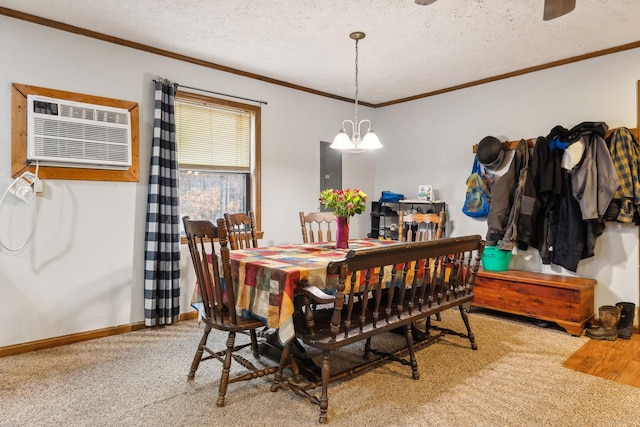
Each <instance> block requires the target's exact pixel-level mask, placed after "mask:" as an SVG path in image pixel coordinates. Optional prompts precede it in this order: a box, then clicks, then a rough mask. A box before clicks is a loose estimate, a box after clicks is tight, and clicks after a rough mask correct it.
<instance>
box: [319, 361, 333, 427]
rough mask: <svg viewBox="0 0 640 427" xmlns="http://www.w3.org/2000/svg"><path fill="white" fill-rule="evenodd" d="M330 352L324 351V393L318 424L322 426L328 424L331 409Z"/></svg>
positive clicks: (322, 394)
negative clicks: (328, 413) (328, 414)
mask: <svg viewBox="0 0 640 427" xmlns="http://www.w3.org/2000/svg"><path fill="white" fill-rule="evenodd" d="M329 354H330V353H329V351H328V350H323V351H322V370H321V374H320V375H321V379H322V391H321V393H320V418H319V419H318V422H319V423H320V424H326V423H327V410H328V409H329V396H328V391H329V378H331V362H330V359H329Z"/></svg>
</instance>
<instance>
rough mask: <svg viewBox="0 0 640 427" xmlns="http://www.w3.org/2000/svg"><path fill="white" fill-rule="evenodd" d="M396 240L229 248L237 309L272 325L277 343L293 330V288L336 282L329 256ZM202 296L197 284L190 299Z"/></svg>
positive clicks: (333, 257)
mask: <svg viewBox="0 0 640 427" xmlns="http://www.w3.org/2000/svg"><path fill="white" fill-rule="evenodd" d="M397 243H398V242H397V241H395V240H381V239H372V238H366V239H352V240H349V248H348V249H337V248H336V246H335V242H315V243H304V244H285V245H278V246H266V247H258V248H248V249H239V250H233V251H231V252H230V257H231V274H232V279H233V286H234V289H235V295H236V312H237V313H238V314H241V315H243V316H245V317H253V318H258V319H260V320H262V321H263V322H264V324H265V325H266V326H268V327H269V328H273V329H276V330H277V333H278V339H279V341H280V343H281V344H283V343H287V342H288V341H289V340H291V339H292V338H293V337H294V336H295V331H294V328H293V311H294V305H293V294H294V290H295V288H296V287H297V286H299V285H301V284H305V285H306V284H308V285H312V286H316V287H318V288H319V289H321V290H324V291H325V292H327V293H333V292H335V290H336V287H337V275H335V276H328V275H327V265H328V264H329V262H330V261H334V260H338V259H341V258H344V257H345V255H347V253H348V252H349V251H350V250H352V249H363V248H374V247H380V246H384V245H393V244H397ZM199 301H201V299H200V296H199V288H198V287H197V286H196V289H195V291H194V295H193V300H192V305H193V306H194V307H197V304H198V302H199Z"/></svg>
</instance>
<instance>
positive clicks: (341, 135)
mask: <svg viewBox="0 0 640 427" xmlns="http://www.w3.org/2000/svg"><path fill="white" fill-rule="evenodd" d="M349 37H350V38H351V39H353V40H355V41H356V62H355V64H356V94H355V118H354V120H348V119H347V120H343V122H342V128H341V129H340V132H338V135H336V137H335V139H334V140H333V144H331V148H336V149H339V150H344V151H347V152H349V153H362V152H365V151H368V150H376V149H378V148H382V144H381V143H380V140H379V139H378V136H377V135H376V133H375V132H374V131H373V126H371V121H370V120H368V119H364V120H360V121H358V41H359V40H362V39H363V38H364V37H365V34H364V33H363V32H360V31H356V32H353V33H351V34H349ZM347 124H350V125H351V137H350V136H349V135H348V134H347V129H346V127H347ZM364 124H366V125H367V129H366V132H365V134H364V137H361V135H362V129H361V128H362V125H364Z"/></svg>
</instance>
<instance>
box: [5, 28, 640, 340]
mask: <svg viewBox="0 0 640 427" xmlns="http://www.w3.org/2000/svg"><path fill="white" fill-rule="evenodd" d="M0 40H2V41H3V43H2V44H0V54H1V56H2V58H3V59H2V66H1V67H0V190H2V191H4V189H5V188H6V187H7V186H8V185H9V184H10V182H11V181H12V178H11V173H10V170H11V160H10V159H11V101H10V100H11V96H10V91H11V83H12V82H16V83H23V84H29V85H34V86H42V87H47V88H52V89H59V90H67V91H71V92H79V93H85V94H88V95H96V96H106V97H111V98H117V99H122V100H127V101H135V102H138V103H139V104H140V145H141V146H140V158H141V165H140V169H141V180H140V182H139V183H114V182H93V181H74V180H47V181H46V182H45V195H44V196H43V197H39V198H38V211H37V225H36V228H35V233H34V236H33V239H32V241H31V242H30V244H29V245H28V246H27V247H26V248H25V250H23V251H21V252H19V253H18V254H10V253H8V252H7V251H4V250H3V251H0V347H2V346H7V345H12V344H18V343H23V342H29V341H33V340H39V339H45V338H50V337H55V336H61V335H65V334H72V333H77V332H83V331H89V330H93V329H100V328H106V327H110V326H116V325H121V324H129V323H133V322H139V321H142V320H143V288H144V286H143V257H144V250H143V243H144V219H145V209H146V195H147V187H146V185H147V179H146V176H147V173H148V160H147V159H148V157H149V145H150V142H151V125H152V117H153V111H152V108H153V91H152V79H154V78H156V77H158V76H161V77H164V78H168V79H170V80H173V81H176V82H178V83H182V84H184V85H187V86H194V87H201V88H205V89H210V90H215V91H219V92H224V93H230V94H234V95H238V96H243V97H247V98H253V99H259V100H266V101H267V102H268V105H266V106H264V107H263V108H262V212H263V222H262V228H263V229H264V231H265V236H264V239H263V241H262V242H261V244H263V245H273V244H279V243H289V242H297V241H299V240H300V236H299V233H300V231H299V227H298V223H297V212H298V211H299V210H305V211H311V210H316V209H317V207H318V205H317V195H318V188H319V177H318V174H319V172H318V171H319V167H320V161H319V141H331V140H332V138H333V137H334V136H335V133H336V131H337V130H338V128H339V125H340V123H341V121H342V120H343V119H345V118H351V117H352V115H353V105H351V104H349V103H345V102H340V101H335V100H331V99H328V98H324V97H319V96H315V95H311V94H307V93H303V92H299V91H295V90H292V89H287V88H283V87H279V86H276V85H271V84H268V83H264V82H260V81H255V80H250V79H246V78H243V77H240V76H235V75H231V74H226V73H222V72H218V71H215V70H211V69H208V68H204V67H199V66H196V65H192V64H187V63H182V62H180V61H176V60H171V59H168V58H164V57H160V56H156V55H152V54H148V53H145V52H139V51H136V50H133V49H129V48H125V47H121V46H116V45H112V44H109V43H106V42H101V41H98V40H93V39H90V38H87V37H82V36H78V35H74V34H70V33H64V32H61V31H57V30H53V29H49V28H46V27H43V26H38V25H35V24H31V23H27V22H23V21H19V20H15V19H11V18H7V17H4V16H0ZM638 64H640V50H634V51H630V52H624V53H620V54H615V55H611V56H609V57H606V58H598V59H593V60H589V61H585V62H581V63H578V64H572V65H567V66H563V67H559V68H556V69H552V70H547V71H541V72H538V73H535V74H531V75H527V76H521V77H517V78H512V79H509V80H505V81H500V82H495V83H491V84H487V85H483V86H479V87H474V88H470V89H465V90H461V91H457V92H453V93H449V94H444V95H440V96H436V97H432V98H426V99H423V100H417V101H413V102H410V103H405V104H400V105H397V106H390V107H386V108H383V109H378V110H371V109H367V108H362V112H361V116H362V117H366V118H369V119H371V120H373V122H374V124H375V126H376V131H377V133H378V135H379V136H380V138H381V140H382V142H383V143H384V144H385V147H384V148H383V149H382V150H380V151H378V152H376V153H367V154H364V155H354V154H345V156H344V161H343V169H344V171H343V185H344V186H345V187H347V186H357V187H360V188H362V189H363V190H364V191H366V192H367V193H368V194H369V195H370V200H375V199H377V198H378V197H379V194H380V191H382V190H393V191H399V192H404V193H406V194H407V195H411V196H413V195H415V193H416V191H417V186H418V184H433V185H434V188H435V189H436V190H437V191H438V193H439V195H440V196H441V198H442V199H444V200H445V201H446V202H447V203H448V204H449V206H448V209H449V213H450V217H451V220H452V226H451V227H450V230H451V231H452V233H453V234H455V235H461V234H468V233H479V234H482V235H484V233H485V232H486V225H485V223H484V222H482V221H475V220H471V219H469V218H466V217H464V216H463V215H462V214H461V213H459V212H460V206H461V202H462V198H463V197H464V196H463V195H464V182H465V179H466V177H467V175H468V174H469V170H470V168H471V161H472V159H473V154H472V152H471V146H472V145H473V144H474V143H477V142H478V141H479V140H480V139H481V138H482V137H483V136H486V135H495V136H497V137H500V138H508V139H517V138H520V137H535V136H537V135H540V134H546V133H547V131H548V130H549V129H550V128H551V127H552V126H553V125H555V124H562V125H563V126H565V127H569V126H572V125H573V124H577V123H579V122H582V121H586V120H603V121H606V122H607V123H608V124H609V126H610V127H614V126H628V127H635V126H636V123H635V114H636V95H635V94H636V92H635V91H636V83H635V82H636V80H638V78H639V77H640V72H639V71H640V70H639V68H638V67H639V65H638ZM10 207H11V206H10ZM13 207H15V206H13ZM18 209H19V208H16V209H13V210H10V209H8V208H7V204H5V206H0V238H3V237H4V236H7V235H11V236H15V234H16V233H17V234H19V233H20V232H21V231H20V230H21V227H22V229H23V230H24V229H26V228H27V227H26V225H27V224H26V221H25V220H24V218H28V213H25V212H21V211H19V210H18ZM9 211H11V212H9ZM9 220H11V221H9ZM369 224H370V220H369V217H368V215H366V214H365V215H360V216H358V217H355V218H354V221H353V222H352V225H351V228H352V230H353V233H354V234H357V235H360V236H364V235H365V234H366V232H367V231H368V228H369ZM16 230H18V231H16ZM636 233H637V231H636V228H635V227H633V226H618V225H616V224H611V225H609V226H608V228H607V231H606V232H605V235H604V236H602V237H601V238H600V240H599V241H598V244H597V247H596V252H597V256H596V258H594V259H592V260H588V261H584V262H582V263H581V264H580V268H579V270H578V274H581V275H585V276H590V277H596V278H597V279H598V281H599V282H600V284H599V285H598V291H597V301H596V303H597V304H602V303H605V302H606V303H612V302H616V301H618V300H623V299H625V300H630V301H634V302H637V301H638V295H637V289H638V274H637V259H638V253H637V250H638V249H637V235H636ZM3 241H4V240H3ZM530 256H531V257H532V258H533V260H532V261H531V262H529V263H528V264H524V263H522V264H521V265H519V266H520V267H521V268H526V269H530V270H537V269H540V268H541V266H540V265H539V262H538V261H537V260H536V259H535V256H534V255H530ZM515 258H516V261H517V262H520V261H521V260H520V258H522V256H521V255H518V256H516V257H515ZM182 265H183V266H185V267H187V266H188V265H189V257H188V254H186V252H185V253H184V256H183V259H182ZM561 272H562V273H565V274H566V272H564V271H561ZM193 284H194V280H193V276H192V274H190V273H188V274H185V276H184V278H183V288H182V289H183V293H182V298H181V307H182V311H189V310H190V309H189V301H190V297H191V293H192V290H193Z"/></svg>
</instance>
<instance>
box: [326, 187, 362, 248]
mask: <svg viewBox="0 0 640 427" xmlns="http://www.w3.org/2000/svg"><path fill="white" fill-rule="evenodd" d="M319 201H320V206H321V207H322V206H324V207H327V208H330V209H333V212H334V213H335V215H336V219H337V229H336V248H338V249H348V248H349V217H351V216H354V215H355V214H361V213H362V212H364V211H365V209H366V207H367V205H366V203H367V194H366V193H365V192H364V191H362V190H359V189H357V188H347V189H344V190H335V189H327V190H324V191H321V192H320V199H319Z"/></svg>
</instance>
